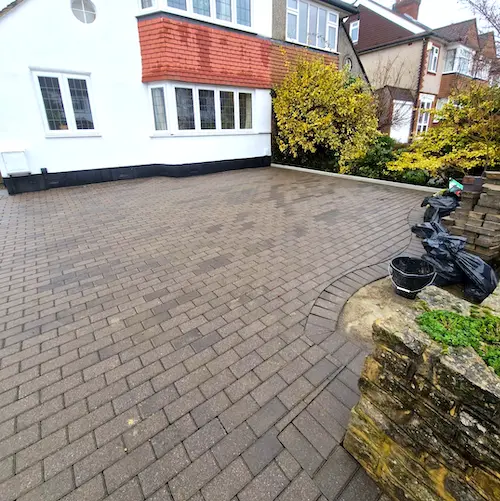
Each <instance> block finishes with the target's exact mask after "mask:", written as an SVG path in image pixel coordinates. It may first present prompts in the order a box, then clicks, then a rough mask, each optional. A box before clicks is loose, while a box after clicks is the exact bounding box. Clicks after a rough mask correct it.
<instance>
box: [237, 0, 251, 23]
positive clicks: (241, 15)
mask: <svg viewBox="0 0 500 501" xmlns="http://www.w3.org/2000/svg"><path fill="white" fill-rule="evenodd" d="M250 21H251V19H250V0H236V22H237V23H238V24H242V25H244V26H250Z"/></svg>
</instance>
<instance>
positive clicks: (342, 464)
mask: <svg viewBox="0 0 500 501" xmlns="http://www.w3.org/2000/svg"><path fill="white" fill-rule="evenodd" d="M357 468H358V464H357V463H356V461H354V459H353V458H352V457H351V456H350V455H349V454H348V453H347V452H346V451H345V450H344V449H343V448H342V447H340V446H339V447H337V449H335V451H334V452H333V454H332V455H331V456H330V458H329V459H328V461H327V462H326V463H325V464H324V465H323V467H322V468H321V470H319V472H318V473H317V475H316V476H315V477H314V482H315V483H316V485H317V486H318V487H319V489H320V490H321V492H322V493H323V494H324V495H325V497H326V498H327V499H328V500H329V501H333V500H334V499H336V497H337V496H338V495H339V493H340V492H341V491H342V489H343V488H344V486H345V485H346V483H347V481H348V480H349V479H350V478H351V477H352V475H353V474H354V472H355V471H356V469H357Z"/></svg>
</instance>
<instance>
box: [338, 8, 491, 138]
mask: <svg viewBox="0 0 500 501" xmlns="http://www.w3.org/2000/svg"><path fill="white" fill-rule="evenodd" d="M420 3H421V0H396V2H395V4H394V6H393V8H392V9H388V8H386V7H383V6H382V5H380V4H378V3H376V2H375V1H373V0H358V1H357V2H356V5H357V7H358V9H359V12H358V13H356V14H353V15H351V16H349V18H348V20H347V21H346V23H345V24H346V27H347V29H348V30H349V33H350V34H351V38H352V39H353V43H354V45H355V47H356V50H357V52H358V55H359V57H360V59H361V62H362V64H363V66H364V68H365V70H366V73H367V75H368V78H369V80H370V83H371V85H372V87H373V88H374V89H375V92H376V93H377V95H378V97H379V99H380V103H381V107H382V110H381V128H382V130H383V132H386V133H388V134H390V135H391V137H393V138H394V139H396V140H398V141H400V142H403V143H404V142H408V141H410V140H411V137H412V136H413V135H414V134H418V133H419V132H423V131H426V130H427V129H428V128H429V127H432V126H433V124H434V123H437V122H434V121H433V119H432V118H431V116H430V114H429V110H430V109H432V108H438V109H439V108H440V107H441V106H442V105H443V104H444V103H445V102H446V101H447V100H448V98H449V96H450V93H451V92H452V91H453V90H454V89H456V88H460V87H461V86H463V85H466V84H468V83H470V82H471V81H473V80H476V81H480V82H484V83H485V84H487V83H488V81H489V80H490V77H491V68H492V63H496V61H497V56H496V47H495V38H494V34H493V33H484V34H479V32H478V29H477V25H476V20H475V19H471V20H468V21H464V22H462V23H457V24H452V25H449V26H444V27H442V28H438V29H431V28H429V27H427V26H425V25H423V24H422V23H420V22H419V21H418V12H419V7H420Z"/></svg>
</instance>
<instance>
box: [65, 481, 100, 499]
mask: <svg viewBox="0 0 500 501" xmlns="http://www.w3.org/2000/svg"><path fill="white" fill-rule="evenodd" d="M105 496H106V487H105V486H104V478H103V476H102V475H97V476H96V477H94V478H92V479H91V480H89V481H88V482H85V483H84V484H83V485H81V486H80V487H78V488H77V489H75V490H74V491H72V492H71V493H69V494H68V495H67V496H64V498H62V500H61V501H87V500H90V499H91V500H92V501H94V500H95V501H99V500H101V499H102V498H104V497H105Z"/></svg>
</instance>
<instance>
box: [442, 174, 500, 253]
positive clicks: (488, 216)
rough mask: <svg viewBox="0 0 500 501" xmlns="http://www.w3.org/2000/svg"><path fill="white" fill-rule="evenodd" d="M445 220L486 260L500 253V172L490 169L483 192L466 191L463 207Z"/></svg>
mask: <svg viewBox="0 0 500 501" xmlns="http://www.w3.org/2000/svg"><path fill="white" fill-rule="evenodd" d="M443 223H444V224H445V225H446V226H447V227H448V229H449V231H450V233H451V234H452V235H459V236H464V237H466V238H467V245H466V250H467V251H469V252H472V253H473V254H476V255H478V256H479V257H481V258H482V259H484V260H485V261H492V260H493V259H495V258H497V257H499V256H500V172H486V182H485V184H483V187H482V191H481V193H474V192H466V191H465V192H463V193H462V201H461V203H460V208H459V209H457V210H456V211H455V212H453V213H452V214H451V215H450V216H449V217H445V218H443Z"/></svg>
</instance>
